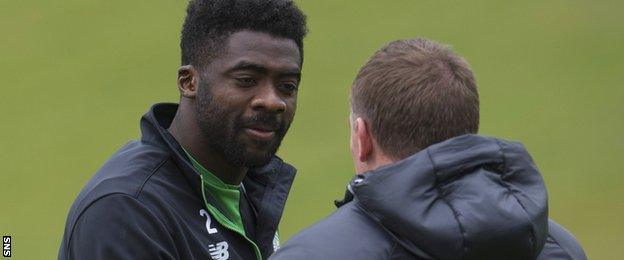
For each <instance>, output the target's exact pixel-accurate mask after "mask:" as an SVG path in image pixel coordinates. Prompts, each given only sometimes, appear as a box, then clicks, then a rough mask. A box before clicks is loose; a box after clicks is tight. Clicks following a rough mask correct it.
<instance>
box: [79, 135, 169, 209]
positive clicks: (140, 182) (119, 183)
mask: <svg viewBox="0 0 624 260" xmlns="http://www.w3.org/2000/svg"><path fill="white" fill-rule="evenodd" d="M170 157H171V155H170V153H168V152H167V151H166V150H164V149H162V148H160V147H157V146H153V145H149V144H145V143H142V142H139V141H132V142H129V143H128V144H127V145H125V146H124V147H122V148H121V149H120V150H119V151H117V152H116V153H115V154H113V155H112V156H111V158H110V159H108V160H107V161H106V163H104V165H103V166H102V167H101V168H100V169H99V170H98V171H97V172H96V173H95V175H93V177H92V178H91V180H89V182H88V183H87V184H86V185H85V187H84V188H83V190H82V191H81V193H80V194H79V195H78V199H81V197H95V198H97V197H100V196H103V195H106V194H112V193H123V194H128V195H130V196H133V197H135V198H137V197H138V196H139V195H140V193H141V192H142V190H143V188H144V187H145V185H146V184H147V183H148V182H149V181H150V180H151V179H152V178H153V177H154V175H155V174H156V173H159V172H162V170H163V168H165V166H166V164H167V163H168V162H169V163H170V160H169V159H170Z"/></svg>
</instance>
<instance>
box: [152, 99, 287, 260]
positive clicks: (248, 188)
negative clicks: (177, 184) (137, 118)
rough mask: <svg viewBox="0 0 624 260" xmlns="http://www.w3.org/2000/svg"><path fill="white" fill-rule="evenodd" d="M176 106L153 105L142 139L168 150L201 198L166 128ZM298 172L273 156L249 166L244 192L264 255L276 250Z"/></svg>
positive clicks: (191, 170)
mask: <svg viewBox="0 0 624 260" xmlns="http://www.w3.org/2000/svg"><path fill="white" fill-rule="evenodd" d="M177 109H178V105H177V104H173V103H159V104H155V105H153V106H152V107H151V109H150V110H149V111H148V112H147V113H146V114H145V115H144V116H143V117H142V118H141V123H140V124H141V134H142V137H141V141H142V142H144V143H149V144H151V145H155V146H158V147H161V148H162V149H165V150H168V151H169V152H170V153H171V155H172V158H173V160H174V161H175V163H176V164H177V166H178V167H179V169H180V170H181V172H182V174H183V175H184V177H185V178H186V180H187V181H188V182H189V184H190V185H191V187H192V188H193V190H194V191H195V193H196V194H197V196H198V197H200V198H201V194H202V193H201V179H200V177H199V173H198V172H197V171H196V170H195V168H194V167H193V166H192V164H191V163H190V162H189V161H188V159H187V157H186V156H185V154H184V151H183V150H182V147H181V146H180V144H179V143H178V142H177V141H176V140H175V138H174V137H173V136H172V135H171V133H169V131H168V130H167V129H168V128H169V126H170V125H171V122H172V121H173V118H174V116H175V114H176V111H177ZM295 174H296V169H295V168H294V167H293V166H291V165H289V164H287V163H285V162H284V161H282V159H280V158H279V157H277V156H274V157H273V158H272V159H271V161H270V162H269V163H268V164H267V165H265V166H262V167H258V168H252V169H249V171H248V172H247V175H246V176H245V178H244V179H243V186H244V187H245V192H246V194H247V196H248V198H249V200H250V202H251V204H252V207H253V208H254V211H255V213H256V214H257V215H256V230H255V234H256V242H257V243H258V246H259V247H260V251H262V254H263V255H266V256H268V255H270V254H271V253H272V252H273V248H272V241H273V237H274V235H275V232H276V231H277V226H278V224H279V221H280V219H281V217H282V213H283V210H284V205H285V204H286V199H287V197H288V193H289V192H290V188H291V186H292V183H293V181H294V178H295ZM207 197H208V198H206V199H207V200H208V203H211V201H213V200H214V198H212V197H210V196H207ZM212 204H213V205H218V204H215V203H212Z"/></svg>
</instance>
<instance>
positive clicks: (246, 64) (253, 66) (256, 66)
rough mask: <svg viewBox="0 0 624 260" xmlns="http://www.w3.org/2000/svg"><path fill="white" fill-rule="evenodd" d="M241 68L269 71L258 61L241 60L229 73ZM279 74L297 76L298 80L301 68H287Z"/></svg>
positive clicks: (264, 72)
mask: <svg viewBox="0 0 624 260" xmlns="http://www.w3.org/2000/svg"><path fill="white" fill-rule="evenodd" d="M239 70H250V71H255V72H257V73H262V74H267V73H268V72H269V69H267V68H266V67H264V66H262V65H260V64H256V63H253V62H249V61H241V62H239V63H236V65H234V66H232V68H230V69H229V70H228V73H230V72H233V71H239ZM278 75H279V76H280V77H295V78H297V80H300V79H301V70H299V68H290V69H285V70H283V71H280V72H279V73H278Z"/></svg>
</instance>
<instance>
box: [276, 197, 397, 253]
mask: <svg viewBox="0 0 624 260" xmlns="http://www.w3.org/2000/svg"><path fill="white" fill-rule="evenodd" d="M395 246H396V245H395V243H394V242H393V240H392V239H391V237H389V235H387V234H386V233H385V232H384V231H383V229H382V228H381V227H380V226H379V225H378V224H377V223H376V222H375V221H374V220H373V219H371V218H369V217H368V216H367V215H366V213H365V212H364V211H363V210H362V209H361V208H360V207H359V206H358V204H357V202H355V201H354V202H351V203H348V204H346V205H344V206H342V207H340V208H339V209H338V210H336V211H335V212H334V213H332V214H331V215H330V216H328V217H327V218H325V219H323V220H321V221H319V222H317V223H316V224H314V225H312V226H310V227H309V228H307V229H305V230H303V231H301V232H300V233H299V234H297V235H295V236H293V237H292V238H291V239H290V240H288V241H287V242H286V243H285V245H284V246H283V247H282V248H281V249H279V250H278V251H277V253H276V254H275V255H274V256H272V258H271V259H387V258H388V256H389V255H391V253H392V250H393V248H394V247H395Z"/></svg>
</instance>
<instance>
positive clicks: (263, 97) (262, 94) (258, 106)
mask: <svg viewBox="0 0 624 260" xmlns="http://www.w3.org/2000/svg"><path fill="white" fill-rule="evenodd" d="M251 107H252V108H253V109H254V110H265V111H267V112H270V113H276V114H279V113H282V112H284V111H285V110H286V102H285V101H284V99H283V98H282V97H281V96H280V93H279V92H278V90H277V88H276V87H275V86H273V84H267V85H265V86H263V87H262V88H260V89H259V92H258V94H257V95H256V96H255V98H254V100H253V101H252V103H251Z"/></svg>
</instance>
